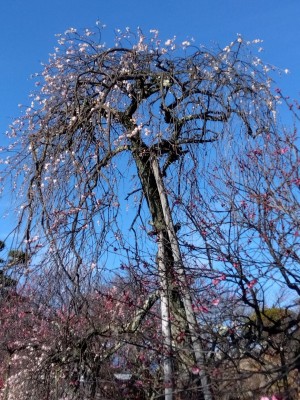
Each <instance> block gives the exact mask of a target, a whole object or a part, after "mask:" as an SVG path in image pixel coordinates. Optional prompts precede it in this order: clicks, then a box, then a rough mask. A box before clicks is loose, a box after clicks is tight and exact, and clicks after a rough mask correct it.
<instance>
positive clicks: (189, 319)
mask: <svg viewBox="0 0 300 400" xmlns="http://www.w3.org/2000/svg"><path fill="white" fill-rule="evenodd" d="M132 154H133V157H134V159H135V162H136V166H137V170H138V173H139V177H140V180H141V184H142V189H143V193H144V195H145V197H146V200H147V203H148V207H149V210H150V213H151V216H152V222H153V226H154V228H155V230H156V233H157V235H158V269H159V277H160V284H161V301H162V305H161V312H162V334H163V338H164V341H165V343H164V346H165V347H166V348H170V351H171V353H170V357H167V358H166V359H165V364H164V373H165V374H167V375H166V376H165V383H166V384H167V381H169V377H170V375H173V377H172V380H173V381H174V372H175V371H174V362H173V360H172V347H173V349H174V346H176V350H177V354H178V355H179V358H180V359H181V360H184V363H183V364H185V365H179V364H180V362H179V363H178V364H177V368H179V369H181V373H183V369H182V368H185V370H186V368H188V369H190V368H191V367H192V366H193V365H194V364H195V363H196V364H197V366H198V367H199V369H200V373H199V378H200V381H201V386H202V388H201V391H202V393H203V397H204V400H212V395H211V391H210V387H209V383H208V378H207V374H206V370H205V357H204V353H203V349H202V346H201V342H200V340H199V336H198V333H197V329H196V327H197V321H196V317H195V314H194V311H193V308H192V300H191V296H190V293H189V288H188V285H187V281H186V276H185V271H184V267H183V262H182V257H181V252H180V248H179V244H178V240H177V236H176V233H175V229H174V224H173V220H172V216H171V212H170V208H169V204H168V199H167V196H166V193H165V188H164V183H163V179H162V176H161V172H160V168H159V164H158V160H157V157H156V156H155V155H153V156H152V155H151V154H150V152H149V148H147V147H146V146H145V145H143V144H142V142H140V141H137V142H135V141H134V142H132ZM175 276H176V277H177V278H179V280H180V288H178V287H177V286H176V283H174V281H175V280H174V279H173V278H174V277H175ZM171 312H172V315H171ZM167 316H168V318H169V319H168V321H169V322H166V317H167ZM170 317H174V319H175V320H174V322H172V324H171V323H170ZM186 331H188V334H189V338H185V339H184V342H183V343H182V344H181V345H180V344H179V343H176V338H177V337H178V335H180V334H183V333H185V332H186ZM189 347H191V350H190V351H188V350H187V349H188V348H189ZM170 371H171V372H170ZM175 386H176V385H174V387H175ZM165 396H171V394H170V392H169V391H168V392H165ZM166 399H168V400H171V399H172V397H166Z"/></svg>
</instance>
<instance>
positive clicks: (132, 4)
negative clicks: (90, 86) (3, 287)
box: [0, 0, 300, 239]
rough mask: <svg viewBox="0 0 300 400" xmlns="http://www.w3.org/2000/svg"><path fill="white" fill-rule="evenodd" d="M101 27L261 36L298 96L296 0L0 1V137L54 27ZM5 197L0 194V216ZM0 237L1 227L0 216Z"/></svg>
mask: <svg viewBox="0 0 300 400" xmlns="http://www.w3.org/2000/svg"><path fill="white" fill-rule="evenodd" d="M97 19H99V20H100V21H101V22H103V23H104V24H106V25H107V26H108V30H113V29H114V28H124V27H126V26H129V27H131V28H132V29H135V28H136V27H138V26H139V27H141V29H142V30H143V31H144V32H145V33H147V32H148V31H149V29H151V28H152V29H158V30H159V31H160V33H161V35H162V37H163V38H168V37H173V35H176V36H177V37H178V38H179V39H180V40H184V39H186V38H187V37H194V38H195V40H196V43H197V44H200V43H201V44H204V45H206V46H208V47H209V46H210V44H212V43H213V42H214V43H219V44H220V46H222V47H223V46H225V45H227V44H228V43H229V42H230V41H232V40H233V39H235V38H236V34H237V33H240V34H242V36H243V37H245V38H246V39H249V40H251V39H256V38H259V39H262V40H264V43H263V47H264V49H265V50H264V53H263V54H262V58H263V59H264V61H266V62H269V63H271V64H274V65H276V66H278V67H280V68H282V69H285V68H288V69H289V70H290V71H291V73H290V74H289V75H285V76H283V77H282V78H281V79H280V78H279V79H280V80H279V83H278V86H280V87H282V88H283V89H284V91H285V92H287V93H288V94H290V95H291V96H292V97H297V98H298V99H299V98H300V96H299V93H300V54H299V53H300V51H299V46H300V25H299V23H300V1H299V0H285V1H283V0H182V1H180V0H152V1H150V0H148V1H143V0H127V1H121V0H106V1H103V0H0V38H1V40H0V51H1V58H0V135H1V136H0V138H1V142H2V143H3V140H4V132H5V130H6V129H7V126H8V125H9V123H10V122H11V120H12V118H13V117H16V116H17V115H18V113H19V112H20V111H19V109H18V107H17V105H18V103H23V104H26V102H27V101H26V100H27V97H28V94H29V92H30V90H31V89H33V86H32V82H31V81H30V79H29V76H30V74H31V73H34V72H36V71H39V70H40V62H41V61H47V59H48V53H50V52H52V50H53V47H54V46H55V45H56V38H55V37H54V35H55V34H56V33H61V32H64V31H65V30H66V29H67V28H69V27H75V28H78V29H80V28H93V27H94V25H95V22H96V20H97ZM0 146H1V144H0ZM4 208H5V201H4V200H2V202H1V200H0V216H1V214H2V213H3V210H4ZM0 222H1V225H2V227H1V231H2V233H1V231H0V239H1V237H2V238H3V234H4V231H5V233H6V232H7V230H8V226H7V222H4V221H3V219H0Z"/></svg>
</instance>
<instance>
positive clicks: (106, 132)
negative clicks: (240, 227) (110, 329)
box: [4, 29, 276, 400]
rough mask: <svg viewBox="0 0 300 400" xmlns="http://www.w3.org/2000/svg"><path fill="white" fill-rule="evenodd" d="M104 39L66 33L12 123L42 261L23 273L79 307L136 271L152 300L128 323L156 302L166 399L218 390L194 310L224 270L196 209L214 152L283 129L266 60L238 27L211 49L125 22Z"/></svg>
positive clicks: (24, 218) (16, 174)
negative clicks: (91, 293)
mask: <svg viewBox="0 0 300 400" xmlns="http://www.w3.org/2000/svg"><path fill="white" fill-rule="evenodd" d="M99 35H100V36H99ZM101 35H102V33H101V32H100V31H99V32H97V34H96V35H95V34H93V33H92V32H91V31H89V30H86V31H85V32H83V33H82V34H79V33H77V32H76V30H75V29H69V30H68V31H66V32H65V34H64V35H60V36H59V38H58V43H59V46H58V47H57V48H56V49H55V52H54V54H52V55H51V57H50V60H49V62H48V63H47V64H46V65H45V66H44V71H43V72H42V73H41V74H37V75H36V77H35V78H36V86H37V88H38V89H37V92H36V93H34V94H33V95H32V102H31V105H30V107H28V108H27V109H26V111H25V113H24V115H23V116H22V117H21V118H20V119H19V120H17V121H15V123H14V124H13V125H12V126H11V129H10V132H9V135H10V137H11V138H13V139H14V138H15V143H14V144H13V145H11V146H10V148H9V149H8V151H10V152H11V153H12V154H8V156H7V158H6V159H5V161H4V162H5V164H7V168H6V169H5V174H6V176H11V177H12V178H11V179H12V182H13V185H14V187H16V188H17V189H18V192H17V193H18V199H17V200H18V202H19V205H18V206H19V209H18V211H19V217H20V218H19V221H20V222H19V228H20V230H21V231H22V232H24V241H25V243H26V246H27V250H26V251H27V252H28V254H30V255H31V260H32V261H31V265H30V268H28V269H26V268H24V272H25V273H26V274H27V275H26V276H38V279H37V280H36V282H39V284H40V285H45V282H46V283H47V284H48V289H49V290H47V298H46V299H45V301H46V300H47V301H48V302H49V304H52V306H53V305H57V304H58V303H59V302H68V304H69V307H70V308H72V312H75V313H79V312H80V310H82V309H83V307H84V306H85V300H84V299H85V297H84V294H85V293H86V292H87V290H89V288H90V287H91V282H95V281H96V280H99V279H100V280H102V282H107V281H108V280H109V279H110V278H111V277H112V276H113V275H114V274H117V275H118V276H119V278H121V277H122V276H125V275H126V276H127V277H129V279H130V280H131V282H134V283H135V284H136V285H140V287H142V290H143V291H144V292H143V293H144V294H145V293H147V296H145V300H144V302H143V303H140V304H139V305H137V306H136V307H132V305H131V307H130V312H131V318H130V319H129V320H128V322H127V323H126V324H124V325H123V326H122V329H121V328H120V327H118V328H117V331H118V332H119V333H120V332H121V331H122V332H123V333H125V334H129V333H132V332H138V331H139V330H140V329H141V327H142V325H143V321H144V319H145V317H146V316H147V315H148V314H149V313H150V312H151V309H152V308H153V307H154V305H155V304H156V303H159V305H160V321H161V335H159V336H158V337H159V338H160V339H159V340H161V354H162V355H163V363H162V364H163V367H162V368H163V382H164V383H163V388H164V389H163V390H164V397H165V399H167V400H171V399H173V398H174V396H175V394H176V396H177V398H179V397H178V396H180V393H181V395H182V396H183V394H182V393H184V391H187V390H188V388H187V385H190V388H189V389H190V390H191V393H192V392H193V393H195V395H197V396H201V397H197V398H203V399H204V400H211V399H213V397H214V393H213V388H212V386H211V377H210V376H209V374H208V372H207V371H208V370H207V355H206V351H207V350H206V349H205V345H204V340H203V335H202V327H201V320H200V319H199V318H198V316H197V310H198V309H200V308H201V307H202V306H201V301H202V300H201V299H202V298H203V297H204V296H205V295H204V291H205V290H206V289H207V286H206V284H207V281H208V280H209V279H210V280H211V279H212V275H213V272H212V273H211V274H210V275H209V274H208V273H207V272H205V273H204V272H203V264H202V262H204V259H206V260H208V261H209V262H211V259H210V256H209V246H208V243H207V236H206V232H207V227H205V223H201V221H200V222H199V220H198V219H197V216H196V215H195V213H196V212H197V204H198V203H199V201H200V200H201V190H202V189H203V190H204V189H205V188H206V186H207V185H209V184H210V182H209V180H208V179H206V171H207V170H208V168H209V163H208V161H209V160H214V161H215V162H216V163H217V161H218V158H219V156H220V154H221V155H222V157H223V156H224V155H226V154H230V151H229V150H228V149H229V148H230V146H235V144H236V143H239V142H243V143H250V142H251V143H252V142H254V141H255V140H256V137H258V136H259V135H262V134H264V133H266V132H268V134H270V135H272V134H273V133H274V132H275V120H274V110H275V106H276V99H275V98H274V96H273V95H272V93H271V89H270V86H271V79H270V78H269V77H268V71H269V67H268V66H265V65H264V64H263V63H262V62H261V60H260V59H259V58H258V57H256V56H252V55H251V52H250V50H249V48H250V47H251V46H249V45H252V44H253V43H249V42H245V41H244V40H243V39H242V38H241V37H240V36H238V38H237V40H235V41H234V42H232V43H230V45H229V46H227V47H225V48H224V49H215V50H207V49H206V48H204V47H199V48H197V47H196V46H194V44H191V43H189V42H188V41H185V42H183V43H182V44H181V45H180V46H178V45H176V43H175V41H174V39H168V40H166V41H165V42H163V41H161V40H160V39H159V37H158V33H157V32H156V31H151V34H150V37H149V38H146V37H145V36H144V35H143V33H142V32H138V33H137V34H136V35H135V34H133V33H132V32H130V31H129V30H126V31H125V32H120V31H117V32H116V36H115V43H114V45H113V46H112V47H108V46H107V45H106V44H105V42H104V41H102V38H101ZM99 37H100V40H99ZM254 42H257V41H254ZM206 200H208V199H206ZM193 210H194V211H193ZM195 218H196V220H195ZM199 232H201V235H198V233H199ZM199 246H200V247H203V248H205V249H206V250H205V252H203V255H202V256H203V259H202V260H201V259H199V256H198V253H197V252H194V250H195V249H196V248H198V247H199ZM119 266H120V267H119ZM42 282H43V283H42ZM43 287H44V286H43ZM50 288H51V290H50ZM212 292H213V291H212V290H211V291H210V292H209V293H210V295H211V296H213V294H212ZM40 296H41V297H42V294H40ZM124 301H125V300H124ZM103 329H104V328H103ZM103 332H104V331H103ZM122 345H123V344H122V342H121V341H120V342H119V343H117V344H115V347H111V348H110V349H109V352H110V354H111V353H112V352H113V350H114V348H115V349H119V348H120V347H121V346H122ZM191 374H192V375H193V381H192V384H191V380H190V376H191ZM191 393H190V396H192V394H191ZM189 398H192V397H189Z"/></svg>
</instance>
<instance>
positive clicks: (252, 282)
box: [247, 279, 257, 289]
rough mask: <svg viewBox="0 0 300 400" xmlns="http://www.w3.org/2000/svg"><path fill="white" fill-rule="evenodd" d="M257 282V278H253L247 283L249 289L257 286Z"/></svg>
mask: <svg viewBox="0 0 300 400" xmlns="http://www.w3.org/2000/svg"><path fill="white" fill-rule="evenodd" d="M256 284H257V279H252V281H250V282H248V283H247V286H248V288H249V289H252V288H253V286H255V285H256Z"/></svg>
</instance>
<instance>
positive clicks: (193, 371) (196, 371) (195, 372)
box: [191, 365, 200, 375]
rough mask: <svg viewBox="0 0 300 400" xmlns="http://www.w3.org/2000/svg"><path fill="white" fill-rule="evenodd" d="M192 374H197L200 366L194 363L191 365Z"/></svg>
mask: <svg viewBox="0 0 300 400" xmlns="http://www.w3.org/2000/svg"><path fill="white" fill-rule="evenodd" d="M191 371H192V374H193V375H199V372H200V368H199V367H198V366H197V365H194V366H193V367H192V370H191Z"/></svg>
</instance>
